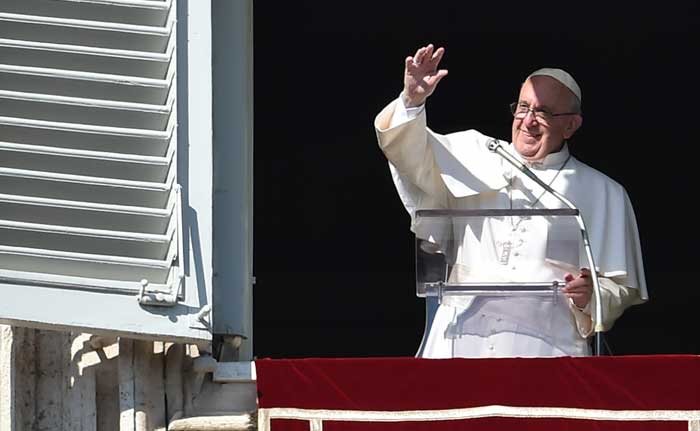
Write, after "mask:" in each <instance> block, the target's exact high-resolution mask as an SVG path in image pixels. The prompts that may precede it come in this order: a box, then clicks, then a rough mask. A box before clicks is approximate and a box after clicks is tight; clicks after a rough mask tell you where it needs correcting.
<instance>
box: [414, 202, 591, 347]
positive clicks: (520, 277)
mask: <svg viewBox="0 0 700 431" xmlns="http://www.w3.org/2000/svg"><path fill="white" fill-rule="evenodd" d="M413 230H414V232H415V234H416V294H417V295H418V296H419V297H424V298H426V306H427V311H428V312H427V319H426V320H427V321H426V334H427V333H428V330H429V329H430V326H431V324H432V323H433V322H432V319H433V318H434V314H435V310H436V308H437V306H438V305H439V304H446V305H451V306H454V307H455V309H456V310H459V312H458V315H455V318H454V319H453V321H450V322H449V324H447V325H446V326H445V337H453V338H454V339H455V340H457V341H455V343H454V345H455V351H454V355H455V356H475V350H474V349H477V350H478V349H482V348H488V346H490V345H492V344H493V342H492V341H490V342H489V343H490V344H484V345H483V346H481V345H480V344H479V343H484V340H485V339H486V338H489V339H490V340H496V342H499V340H500V342H502V343H508V342H509V339H510V338H512V337H513V336H514V334H515V335H522V336H524V337H530V339H531V340H535V343H544V344H545V345H547V346H551V347H552V348H553V349H554V350H555V351H560V352H562V353H561V355H566V353H565V352H567V351H568V350H567V343H570V342H571V341H570V340H571V338H572V337H571V336H567V333H566V330H565V328H567V327H568V328H571V327H572V319H573V317H572V315H571V311H570V309H569V307H570V304H569V300H568V298H566V296H565V295H564V294H563V293H562V291H561V289H562V288H563V287H564V285H565V281H564V276H565V274H567V273H571V274H573V275H574V276H577V275H578V274H579V270H580V268H583V267H585V268H591V269H593V268H595V263H594V262H593V258H592V254H591V252H590V247H589V245H588V238H587V235H586V232H585V227H583V223H582V220H581V217H580V215H579V212H578V210H576V209H568V208H566V209H480V210H459V209H457V210H446V209H423V210H418V211H417V212H416V214H415V222H414V226H413ZM591 275H592V277H594V280H593V285H594V290H595V292H594V295H596V296H598V295H599V287H598V286H599V284H598V282H597V274H596V272H595V270H592V271H591ZM598 297H599V296H598ZM598 303H600V301H598ZM593 313H594V316H596V317H597V318H596V319H595V321H596V322H601V321H602V316H600V315H597V314H595V313H600V307H597V308H596V309H595V310H593ZM599 329H600V328H596V331H595V337H596V342H595V343H594V349H593V353H594V354H595V355H600V353H601V349H600V345H601V344H602V341H601V340H600V337H601V333H600V330H599ZM509 337H510V338H509ZM425 343H426V336H424V339H423V343H422V346H421V351H422V350H423V349H424V348H425ZM535 351H537V347H535Z"/></svg>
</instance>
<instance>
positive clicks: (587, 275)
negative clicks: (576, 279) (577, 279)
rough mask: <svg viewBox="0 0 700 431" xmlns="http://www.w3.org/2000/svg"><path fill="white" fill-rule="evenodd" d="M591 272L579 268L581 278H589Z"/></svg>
mask: <svg viewBox="0 0 700 431" xmlns="http://www.w3.org/2000/svg"><path fill="white" fill-rule="evenodd" d="M590 276H591V270H590V269H588V268H581V277H590Z"/></svg>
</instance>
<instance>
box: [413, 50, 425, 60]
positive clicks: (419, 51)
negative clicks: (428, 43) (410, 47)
mask: <svg viewBox="0 0 700 431" xmlns="http://www.w3.org/2000/svg"><path fill="white" fill-rule="evenodd" d="M424 49H425V48H424V47H422V46H421V47H420V48H418V49H417V50H416V53H415V54H413V59H414V61H419V60H420V53H421V52H423V50H424Z"/></svg>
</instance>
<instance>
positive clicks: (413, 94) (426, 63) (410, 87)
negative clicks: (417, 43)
mask: <svg viewBox="0 0 700 431" xmlns="http://www.w3.org/2000/svg"><path fill="white" fill-rule="evenodd" d="M444 54H445V49H444V48H442V47H441V48H438V49H434V47H433V45H432V44H429V45H428V46H424V47H421V48H419V49H418V51H416V54H415V55H414V56H413V57H410V56H409V57H406V68H405V70H404V78H403V93H402V97H403V102H404V104H405V105H406V107H407V108H411V107H415V106H420V105H422V104H423V103H425V100H426V99H427V98H428V96H430V95H431V94H433V91H435V87H436V86H437V85H438V83H439V82H440V80H441V79H442V78H444V77H445V76H446V75H447V70H446V69H439V70H438V65H439V64H440V60H442V56H443V55H444Z"/></svg>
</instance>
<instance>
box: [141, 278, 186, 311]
mask: <svg viewBox="0 0 700 431" xmlns="http://www.w3.org/2000/svg"><path fill="white" fill-rule="evenodd" d="M147 286H148V280H146V279H143V280H141V290H139V294H138V296H137V297H136V299H137V300H138V302H139V304H141V305H154V306H155V305H157V306H161V307H172V306H174V305H175V304H177V293H175V294H173V293H163V292H146V287H147Z"/></svg>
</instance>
